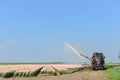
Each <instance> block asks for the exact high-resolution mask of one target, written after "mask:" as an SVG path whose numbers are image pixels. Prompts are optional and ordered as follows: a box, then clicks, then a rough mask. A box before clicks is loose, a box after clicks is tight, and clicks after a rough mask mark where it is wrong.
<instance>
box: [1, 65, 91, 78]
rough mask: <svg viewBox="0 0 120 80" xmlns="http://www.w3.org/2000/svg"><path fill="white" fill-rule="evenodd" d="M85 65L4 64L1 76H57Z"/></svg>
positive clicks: (72, 71) (75, 70)
mask: <svg viewBox="0 0 120 80" xmlns="http://www.w3.org/2000/svg"><path fill="white" fill-rule="evenodd" d="M84 66H85V65H84ZM84 66H83V65H79V64H12V65H11V64H7V65H5V64H2V65H0V76H1V77H3V78H9V77H34V76H37V75H39V74H42V75H54V76H57V75H63V74H71V73H74V72H77V71H79V70H80V69H82V68H83V67H84ZM87 66H89V65H87Z"/></svg>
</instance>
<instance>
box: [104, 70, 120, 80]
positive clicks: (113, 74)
mask: <svg viewBox="0 0 120 80" xmlns="http://www.w3.org/2000/svg"><path fill="white" fill-rule="evenodd" d="M106 72H107V75H108V80H120V68H110V69H107V71H106Z"/></svg>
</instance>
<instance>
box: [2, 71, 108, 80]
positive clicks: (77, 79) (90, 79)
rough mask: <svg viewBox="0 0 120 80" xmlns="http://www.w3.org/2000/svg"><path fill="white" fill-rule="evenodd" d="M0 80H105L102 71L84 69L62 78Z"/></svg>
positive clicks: (38, 77)
mask: <svg viewBox="0 0 120 80" xmlns="http://www.w3.org/2000/svg"><path fill="white" fill-rule="evenodd" d="M83 78H84V79H83ZM0 80H107V79H106V74H105V72H104V71H100V70H98V71H92V70H90V69H85V70H82V71H79V72H76V73H73V74H67V75H62V76H41V75H39V76H37V77H32V78H19V77H16V78H15V77H14V78H9V79H3V78H1V79H0Z"/></svg>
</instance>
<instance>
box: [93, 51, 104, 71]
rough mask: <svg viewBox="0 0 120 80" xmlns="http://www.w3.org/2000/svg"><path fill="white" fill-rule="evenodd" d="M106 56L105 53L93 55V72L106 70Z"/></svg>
mask: <svg viewBox="0 0 120 80" xmlns="http://www.w3.org/2000/svg"><path fill="white" fill-rule="evenodd" d="M104 58H105V57H104V54H103V53H97V52H95V53H93V55H92V62H91V67H92V69H93V70H96V69H99V70H103V69H104V63H105V60H104Z"/></svg>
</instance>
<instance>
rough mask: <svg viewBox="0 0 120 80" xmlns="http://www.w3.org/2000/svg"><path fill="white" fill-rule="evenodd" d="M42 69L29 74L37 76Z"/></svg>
mask: <svg viewBox="0 0 120 80" xmlns="http://www.w3.org/2000/svg"><path fill="white" fill-rule="evenodd" d="M42 68H43V67H42ZM42 68H39V69H37V70H36V71H34V72H32V73H31V76H37V75H38V74H39V73H40V72H41V70H42Z"/></svg>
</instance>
